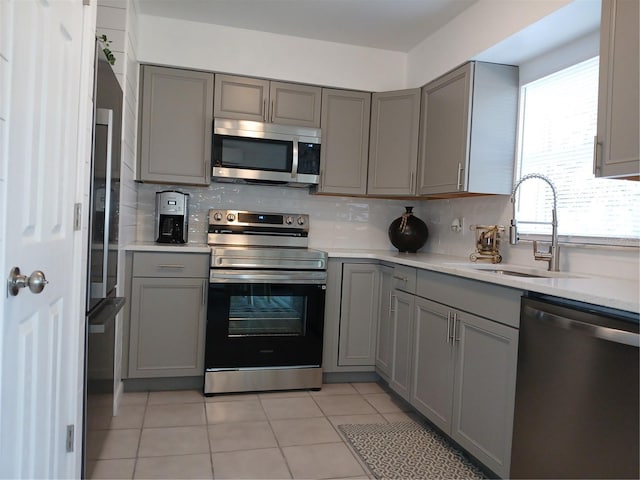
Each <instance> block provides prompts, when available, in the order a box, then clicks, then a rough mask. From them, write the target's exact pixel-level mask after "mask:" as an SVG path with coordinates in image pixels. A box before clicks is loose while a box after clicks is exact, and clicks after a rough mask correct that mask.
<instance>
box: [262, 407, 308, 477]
mask: <svg viewBox="0 0 640 480" xmlns="http://www.w3.org/2000/svg"><path fill="white" fill-rule="evenodd" d="M301 398H303V397H301ZM258 402H259V403H260V408H262V411H263V413H264V416H265V418H266V419H267V423H268V424H269V428H270V429H271V433H272V434H273V438H274V439H275V441H276V445H277V446H278V451H279V452H280V455H281V456H282V459H283V460H284V464H285V465H286V466H287V471H288V472H289V478H292V479H293V478H295V477H294V476H293V472H292V471H291V466H290V465H289V461H288V460H287V457H286V455H285V454H284V450H283V449H282V445H280V440H278V436H277V435H276V431H275V430H274V429H273V425H272V424H271V418H269V415H268V414H267V411H266V410H265V408H264V405H263V404H262V397H260V395H258Z"/></svg>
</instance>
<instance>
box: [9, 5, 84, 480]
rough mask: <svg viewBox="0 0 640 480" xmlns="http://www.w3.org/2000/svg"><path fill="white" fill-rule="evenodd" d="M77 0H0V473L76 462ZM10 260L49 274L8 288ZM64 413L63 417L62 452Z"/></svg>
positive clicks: (79, 311) (69, 470)
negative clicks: (39, 287) (42, 280)
mask: <svg viewBox="0 0 640 480" xmlns="http://www.w3.org/2000/svg"><path fill="white" fill-rule="evenodd" d="M84 10H85V7H83V5H82V0H0V37H1V38H0V251H1V253H2V254H3V256H2V257H0V267H2V271H1V272H0V277H1V278H2V280H1V281H2V282H3V285H2V288H1V292H0V298H1V300H0V315H1V317H2V318H1V319H0V320H1V321H0V325H1V326H0V354H1V355H0V362H1V363H0V365H1V369H0V375H1V376H0V389H1V390H0V432H1V433H0V477H3V478H6V477H9V478H55V477H73V476H77V475H78V474H79V472H78V465H79V460H78V459H79V455H80V454H81V445H82V442H81V439H82V433H81V432H82V426H81V425H78V419H79V418H80V419H81V418H82V417H81V413H80V414H79V412H81V411H82V410H81V409H82V384H81V382H80V378H81V375H79V371H80V370H81V369H82V368H83V365H81V364H80V362H79V358H82V357H81V355H82V351H83V350H82V349H83V342H84V340H83V338H84V301H83V299H82V293H81V292H83V291H84V287H83V285H84V282H85V280H84V278H78V272H79V271H81V268H80V267H79V265H81V263H82V254H81V252H80V251H79V250H81V249H82V248H81V247H82V243H81V242H79V241H78V239H79V238H80V237H79V235H81V234H82V232H75V231H74V228H73V205H74V201H75V198H76V192H77V190H78V187H77V185H78V183H77V182H78V171H80V172H84V159H81V157H82V148H80V149H79V144H80V146H82V144H83V142H86V138H85V137H86V135H87V133H86V130H87V127H86V125H84V124H83V125H80V123H83V122H80V120H79V119H80V118H84V116H82V115H80V112H79V107H80V103H81V97H82V90H81V74H82V71H81V70H82V69H81V64H82V58H83V54H82V39H83V36H84V37H85V38H86V33H85V29H83V22H84V21H86V20H85V19H83V13H84ZM85 89H86V87H85ZM79 131H80V132H82V137H81V135H79ZM79 142H80V143H79ZM77 245H80V248H78V246H77ZM14 266H16V267H19V268H20V270H21V271H22V273H24V274H27V275H29V274H31V272H33V271H35V270H41V271H42V272H44V274H45V275H46V278H47V280H48V281H49V284H48V285H46V287H45V288H44V291H42V293H40V294H38V295H36V294H34V293H32V292H30V291H29V288H23V289H21V290H20V292H19V294H18V295H17V296H10V295H8V294H7V293H5V292H6V290H5V287H4V285H5V283H4V282H5V280H4V279H5V278H7V277H8V275H9V270H10V269H11V268H12V267H14ZM79 369H80V370H79ZM67 425H74V426H75V442H74V446H73V447H74V452H73V453H67V451H66V442H65V438H66V431H67Z"/></svg>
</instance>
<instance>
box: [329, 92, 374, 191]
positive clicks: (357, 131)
mask: <svg viewBox="0 0 640 480" xmlns="http://www.w3.org/2000/svg"><path fill="white" fill-rule="evenodd" d="M370 114H371V94H370V93H368V92H356V91H347V90H333V89H329V88H323V89H322V121H321V122H320V125H321V127H322V148H321V150H320V155H321V158H320V185H319V186H318V189H317V191H318V192H320V193H338V194H345V195H364V194H366V193H367V164H368V161H369V119H370Z"/></svg>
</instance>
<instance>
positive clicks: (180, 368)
mask: <svg viewBox="0 0 640 480" xmlns="http://www.w3.org/2000/svg"><path fill="white" fill-rule="evenodd" d="M206 289H207V281H206V280H205V279H200V278H148V277H134V278H133V280H132V288H131V318H130V336H129V377H130V378H144V377H179V376H196V375H203V372H204V329H205V318H206V299H207V295H206V293H207V291H206Z"/></svg>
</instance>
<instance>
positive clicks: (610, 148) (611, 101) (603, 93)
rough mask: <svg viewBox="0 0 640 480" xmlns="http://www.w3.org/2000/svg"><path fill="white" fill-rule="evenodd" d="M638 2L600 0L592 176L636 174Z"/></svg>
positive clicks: (639, 167)
mask: <svg viewBox="0 0 640 480" xmlns="http://www.w3.org/2000/svg"><path fill="white" fill-rule="evenodd" d="M639 24H640V2H638V1H637V0H603V2H602V19H601V24H600V81H599V87H598V89H599V92H598V135H597V140H596V141H597V142H598V145H597V148H596V158H595V172H596V176H598V177H614V178H615V177H635V178H636V179H638V177H639V176H640V144H639V143H638V131H640V120H639V118H640V109H639V108H638V105H639V104H640V94H639V91H640V87H639V85H640V73H639V72H640V50H639V46H638V35H639V34H640V33H639V32H640V27H639Z"/></svg>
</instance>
